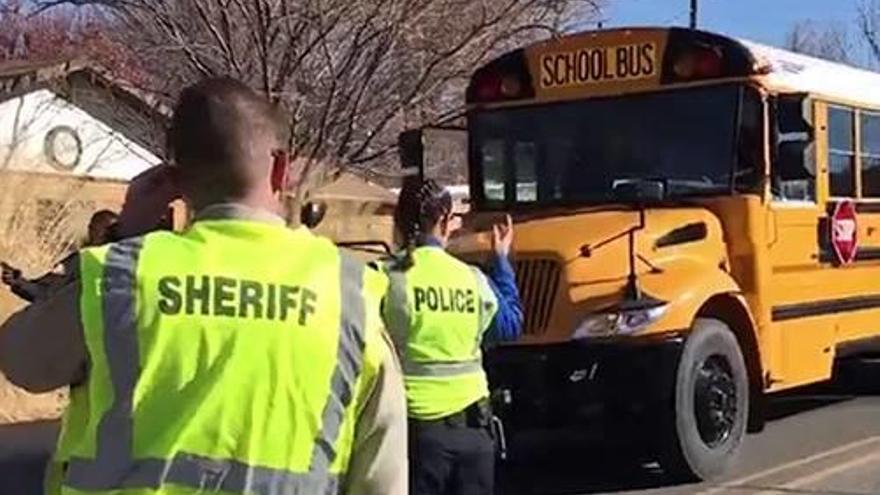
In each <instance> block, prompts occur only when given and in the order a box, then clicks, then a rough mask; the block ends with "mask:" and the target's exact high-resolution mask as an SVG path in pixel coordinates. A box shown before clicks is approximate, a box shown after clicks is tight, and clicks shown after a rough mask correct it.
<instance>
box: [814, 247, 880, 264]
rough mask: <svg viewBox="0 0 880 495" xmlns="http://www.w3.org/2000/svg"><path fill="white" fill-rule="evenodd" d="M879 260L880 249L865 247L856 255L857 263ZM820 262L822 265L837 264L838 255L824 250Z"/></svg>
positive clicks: (820, 255) (820, 253)
mask: <svg viewBox="0 0 880 495" xmlns="http://www.w3.org/2000/svg"><path fill="white" fill-rule="evenodd" d="M877 260H880V248H876V247H863V248H859V251H858V252H857V253H856V259H855V263H860V262H865V261H877ZM819 261H820V262H822V263H837V255H836V254H835V253H834V251H831V250H829V249H824V248H823V249H822V250H821V251H820V252H819Z"/></svg>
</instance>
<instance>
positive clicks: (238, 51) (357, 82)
mask: <svg viewBox="0 0 880 495" xmlns="http://www.w3.org/2000/svg"><path fill="white" fill-rule="evenodd" d="M603 2H604V0H358V1H352V0H252V1H244V0H166V1H162V2H157V1H154V0H116V1H113V0H92V1H89V0H76V1H73V0H43V1H42V2H37V3H39V4H41V5H42V7H44V8H50V7H53V6H56V5H60V4H78V5H82V4H92V5H100V6H102V7H103V8H104V9H105V10H104V12H106V13H108V14H109V15H112V16H113V19H114V20H115V21H116V22H118V23H120V25H121V26H124V29H122V30H120V33H123V35H124V36H125V38H126V41H127V43H128V45H129V46H131V47H133V48H134V49H135V50H136V51H137V52H138V53H139V54H140V55H141V56H142V57H143V60H144V62H145V63H146V64H148V66H150V69H151V70H152V71H153V73H154V74H157V75H158V76H159V77H158V79H159V82H161V83H164V84H163V85H162V86H157V87H154V88H153V89H155V90H156V91H157V93H159V94H163V95H171V94H174V93H175V92H176V90H177V89H179V88H180V87H181V86H182V85H184V84H186V83H188V82H191V81H193V80H195V79H198V78H200V77H204V76H211V75H221V74H227V75H232V76H234V77H236V78H239V79H242V80H244V81H246V82H248V83H249V84H251V85H252V86H253V87H255V88H257V89H259V90H260V91H262V92H263V93H265V94H266V95H268V96H269V97H271V98H272V99H273V100H275V101H277V102H279V103H280V104H283V106H284V107H285V109H286V111H287V115H288V116H289V125H290V130H291V135H292V145H293V149H294V150H295V152H296V153H297V154H298V155H299V156H302V157H306V158H308V159H309V161H310V162H314V161H319V160H320V161H332V162H334V163H343V164H347V165H349V166H355V167H362V168H376V167H377V163H378V162H381V160H382V159H383V158H385V157H387V156H388V154H389V152H390V151H393V150H394V147H395V137H396V135H397V132H399V131H400V130H402V129H403V128H405V127H407V126H415V125H419V124H423V123H432V122H438V121H444V120H446V119H449V118H452V117H454V116H456V115H458V114H459V113H460V111H461V106H462V103H463V102H462V97H461V95H462V94H463V85H464V83H465V81H466V80H467V77H468V76H469V74H471V73H472V72H473V70H474V69H475V68H476V67H477V66H478V65H479V64H481V63H482V62H485V61H486V60H488V59H489V58H490V57H491V56H494V55H497V54H498V53H500V52H501V51H504V50H506V49H509V48H511V47H513V46H516V45H520V44H523V43H526V42H529V41H532V40H535V39H537V38H541V37H547V36H550V35H553V34H554V33H558V32H560V30H562V29H564V28H565V27H566V26H567V25H568V24H569V23H572V22H574V21H583V20H584V19H589V18H591V17H593V16H595V15H596V13H597V9H598V7H599V6H600V4H601V3H603ZM379 168H381V167H379Z"/></svg>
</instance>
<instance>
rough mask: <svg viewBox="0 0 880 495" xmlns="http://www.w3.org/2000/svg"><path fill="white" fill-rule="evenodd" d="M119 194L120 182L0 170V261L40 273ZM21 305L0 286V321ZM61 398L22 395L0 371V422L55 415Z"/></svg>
mask: <svg viewBox="0 0 880 495" xmlns="http://www.w3.org/2000/svg"><path fill="white" fill-rule="evenodd" d="M124 194H125V184H124V183H122V182H110V181H100V182H99V181H95V180H88V179H81V178H72V177H68V176H64V175H56V174H38V173H27V172H12V171H8V170H0V260H3V261H6V262H8V263H10V264H12V265H14V266H17V267H19V268H21V269H22V270H23V271H25V273H26V274H27V275H29V276H37V275H39V274H41V273H44V272H45V271H47V270H49V269H51V268H52V266H53V265H54V263H55V262H56V261H57V260H58V259H59V258H61V257H63V256H64V255H65V254H66V253H67V252H69V250H70V249H72V248H74V247H75V244H76V242H77V241H78V240H80V239H81V238H82V237H83V236H84V235H85V231H86V226H87V225H88V220H89V217H90V216H91V214H92V212H94V211H95V210H98V209H102V208H110V209H113V210H118V209H119V207H120V205H121V204H122V199H123V196H124ZM21 306H22V301H20V300H19V299H18V298H17V297H16V296H14V295H13V294H11V293H10V292H9V291H8V290H7V288H6V287H5V286H0V321H3V320H5V319H6V318H7V317H8V315H9V314H11V313H12V312H13V311H14V310H16V309H17V308H20V307H21ZM65 401H66V392H65V391H63V390H60V391H56V392H52V393H49V394H42V395H31V394H27V393H25V392H24V391H22V390H20V389H17V388H15V387H13V386H12V385H11V384H10V383H9V382H8V381H7V380H6V379H5V377H3V376H2V374H0V424H4V423H14V422H23V421H36V420H44V419H53V418H57V417H58V416H59V415H60V414H61V411H62V409H63V407H64V404H65Z"/></svg>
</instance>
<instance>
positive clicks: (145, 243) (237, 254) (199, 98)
mask: <svg viewBox="0 0 880 495" xmlns="http://www.w3.org/2000/svg"><path fill="white" fill-rule="evenodd" d="M282 129H283V126H282V125H281V123H280V119H278V117H277V115H276V114H275V111H274V109H273V108H272V107H271V105H270V104H269V103H268V102H267V101H265V100H264V99H262V98H260V97H259V96H258V95H257V94H256V93H254V92H253V91H251V90H250V89H248V88H247V87H246V86H244V85H243V84H241V83H239V82H237V81H234V80H231V79H226V78H221V79H210V80H206V81H204V82H202V83H199V84H197V85H195V86H193V87H190V88H188V89H186V90H184V92H183V93H182V95H181V97H180V100H179V101H178V104H177V106H176V108H175V112H174V117H173V121H172V125H171V128H170V131H169V140H168V141H169V145H170V148H171V154H172V156H173V158H174V160H175V163H174V165H173V166H160V167H157V168H155V169H153V170H151V171H149V172H148V173H146V174H144V175H142V176H141V177H139V178H137V179H136V180H135V181H134V182H133V184H132V186H131V187H130V188H129V192H128V194H127V198H126V203H125V205H124V207H123V211H122V213H121V217H120V221H119V224H118V226H117V227H118V228H117V233H118V237H120V238H123V239H124V240H121V241H119V242H116V243H113V244H110V245H106V246H102V247H98V248H91V249H86V250H84V251H82V252H81V255H80V258H81V262H80V268H79V275H78V277H77V278H78V283H72V284H70V285H69V286H67V287H65V288H64V289H62V290H60V291H59V292H58V293H57V294H56V295H54V296H53V297H51V298H50V299H48V300H47V301H45V302H38V303H36V304H34V305H32V306H30V307H29V308H28V309H26V310H24V311H23V312H21V313H19V314H17V315H15V316H14V317H13V318H11V319H10V320H9V321H8V322H7V323H6V324H4V325H3V326H2V327H0V370H2V371H3V372H4V373H5V374H6V376H7V377H8V378H9V379H10V380H11V381H12V382H13V383H15V384H18V385H20V386H22V387H24V388H26V389H28V390H31V391H34V392H43V391H48V390H52V389H54V388H57V387H60V386H63V385H68V384H72V385H73V387H72V391H71V401H70V407H69V410H68V411H67V413H66V415H65V417H64V423H63V426H62V432H61V438H60V439H59V442H58V447H57V451H56V453H55V456H54V458H53V461H52V466H53V468H54V469H51V470H50V471H51V472H50V475H49V476H48V480H47V489H48V490H49V492H50V493H52V494H55V493H62V494H83V493H113V494H135V493H136V494H139V495H140V494H166V493H167V494H171V493H173V494H186V493H193V494H194V493H206V492H212V493H213V492H222V493H230V494H260V495H268V494H309V495H312V494H315V495H317V494H322V495H323V494H337V493H346V494H352V495H354V494H357V495H364V494H375V495H380V494H381V495H386V494H393V495H404V494H406V492H407V476H406V450H405V448H404V446H405V445H406V410H405V400H404V396H403V387H402V384H401V375H400V370H399V369H398V366H397V364H396V362H395V358H394V356H393V352H392V348H391V345H390V343H389V342H388V340H387V339H386V338H385V337H384V333H383V329H382V326H381V325H382V324H381V315H380V314H379V298H380V297H381V294H382V293H383V292H384V290H385V284H386V282H385V281H384V278H383V277H381V275H379V274H377V273H376V272H373V271H372V270H365V269H364V268H363V266H362V265H361V264H359V263H357V262H356V261H353V260H352V259H350V258H348V257H346V256H344V255H343V254H342V253H341V252H340V251H339V250H338V249H337V248H336V247H335V246H334V245H333V244H332V243H331V242H329V241H327V240H324V239H320V238H317V237H314V236H313V235H312V234H311V233H309V231H308V230H306V229H299V230H290V229H288V228H286V226H285V223H284V220H283V219H282V217H281V216H280V213H281V209H282V208H281V203H280V199H279V198H280V197H281V193H282V191H283V190H284V189H285V186H286V183H287V182H288V181H287V174H288V168H289V166H288V165H289V159H288V157H287V154H286V153H285V152H284V151H283V150H284V143H286V142H287V141H286V139H285V138H284V136H283V132H282V131H281V130H282ZM178 188H179V191H180V193H182V195H183V197H184V198H185V199H186V200H187V201H188V202H189V204H190V205H191V206H192V208H193V210H194V211H196V212H197V214H196V217H195V221H194V223H193V225H192V226H191V227H190V228H189V229H188V230H186V231H185V232H183V233H182V234H175V233H171V232H164V231H154V232H149V231H150V230H152V229H151V227H153V226H155V225H156V223H157V222H158V220H159V218H160V217H161V216H162V215H163V214H164V212H165V211H166V208H167V205H168V203H169V202H170V201H171V200H173V199H174V198H175V197H176V196H177V190H178ZM0 491H2V490H0Z"/></svg>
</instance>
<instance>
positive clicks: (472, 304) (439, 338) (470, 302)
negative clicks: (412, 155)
mask: <svg viewBox="0 0 880 495" xmlns="http://www.w3.org/2000/svg"><path fill="white" fill-rule="evenodd" d="M395 224H396V227H397V231H398V235H399V236H401V238H402V239H403V240H404V243H405V246H406V251H405V253H404V254H402V255H401V256H399V257H397V258H396V259H394V260H392V261H391V262H390V263H388V264H386V267H385V268H386V272H387V273H388V275H389V279H390V285H389V289H388V294H387V295H386V297H385V300H384V304H383V314H384V316H385V321H386V325H387V327H388V329H389V331H390V332H391V335H392V339H393V340H394V342H395V345H396V347H397V351H398V355H399V356H400V359H401V360H402V363H403V369H404V382H405V385H406V397H407V405H408V409H409V425H410V429H409V440H410V441H409V446H410V492H411V493H412V494H413V495H446V494H455V495H490V494H492V492H493V479H494V462H495V452H494V445H493V441H492V438H491V437H490V431H489V429H490V419H491V413H490V411H489V407H488V406H489V405H488V396H489V390H488V385H487V380H486V374H485V372H484V371H483V364H482V351H481V344H482V343H484V341H487V340H488V341H504V340H514V339H516V338H517V337H518V336H519V334H520V330H521V327H522V309H521V305H520V301H519V294H518V292H517V287H516V283H515V277H514V273H513V270H512V268H511V266H510V263H509V261H508V254H509V251H510V246H511V242H512V239H513V228H512V225H511V222H510V218H509V217H508V218H507V223H506V224H505V225H497V226H495V227H494V232H493V234H494V235H493V247H494V251H495V256H494V259H493V260H492V265H491V270H490V271H489V273H488V275H489V276H488V277H487V276H486V275H484V274H483V272H481V271H480V270H479V269H478V268H476V267H473V266H469V265H467V264H465V263H463V262H461V261H459V260H458V259H456V258H455V257H453V256H452V255H450V254H448V253H447V252H446V251H445V250H444V247H445V245H446V243H447V241H448V239H449V236H450V234H451V233H452V225H453V215H452V198H451V196H450V195H449V193H448V192H446V191H444V190H443V189H441V188H440V187H438V186H437V184H435V183H434V182H433V181H425V182H422V181H420V180H418V179H412V178H410V179H407V181H406V182H405V184H404V187H403V189H402V191H401V193H400V197H399V200H398V206H397V210H396V212H395Z"/></svg>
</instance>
